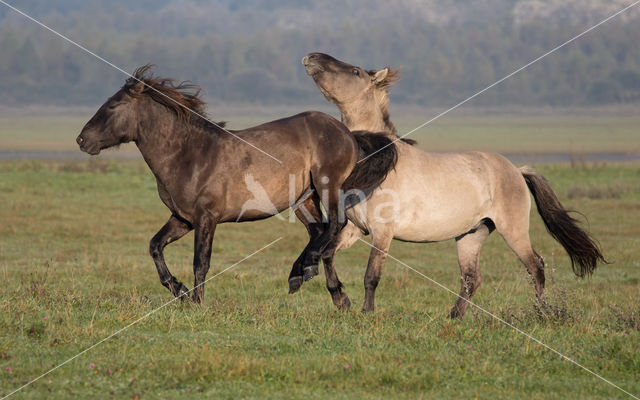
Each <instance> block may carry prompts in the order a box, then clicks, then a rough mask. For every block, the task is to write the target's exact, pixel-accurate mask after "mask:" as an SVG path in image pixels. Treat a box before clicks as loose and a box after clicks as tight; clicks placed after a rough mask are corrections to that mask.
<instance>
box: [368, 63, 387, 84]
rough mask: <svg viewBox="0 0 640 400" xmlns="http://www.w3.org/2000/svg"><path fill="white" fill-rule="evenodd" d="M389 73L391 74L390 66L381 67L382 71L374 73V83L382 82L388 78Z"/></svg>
mask: <svg viewBox="0 0 640 400" xmlns="http://www.w3.org/2000/svg"><path fill="white" fill-rule="evenodd" d="M387 75H389V67H385V68H383V69H381V70H380V71H378V72H376V73H375V74H374V75H373V78H371V79H372V80H373V83H375V84H376V85H378V84H380V83H382V82H383V81H384V80H385V79H386V78H387Z"/></svg>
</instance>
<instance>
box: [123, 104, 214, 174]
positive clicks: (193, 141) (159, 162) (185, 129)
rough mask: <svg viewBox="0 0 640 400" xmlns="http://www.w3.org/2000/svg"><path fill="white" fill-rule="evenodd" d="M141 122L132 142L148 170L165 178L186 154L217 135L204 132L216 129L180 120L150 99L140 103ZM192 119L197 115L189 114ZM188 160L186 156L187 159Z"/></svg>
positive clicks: (211, 140) (204, 145)
mask: <svg viewBox="0 0 640 400" xmlns="http://www.w3.org/2000/svg"><path fill="white" fill-rule="evenodd" d="M139 107H140V112H139V115H140V116H141V117H140V122H139V127H138V133H137V135H136V139H135V143H136V145H137V146H138V149H139V150H140V153H141V154H142V157H143V158H144V160H145V161H146V163H147V165H149V168H151V171H152V172H153V174H154V175H155V176H156V178H158V179H159V180H161V181H164V180H165V179H166V177H168V176H169V175H170V174H171V173H172V172H173V171H175V169H176V168H177V167H178V166H179V164H178V163H179V160H178V159H179V158H182V160H184V159H185V157H184V155H185V153H187V154H188V152H189V151H195V150H197V149H202V148H206V147H209V146H211V145H212V142H213V141H215V140H217V138H218V137H219V135H217V134H215V132H207V130H209V129H218V128H215V127H214V126H211V127H209V126H207V124H204V123H203V124H201V125H196V124H195V123H190V122H188V121H183V120H181V119H180V118H179V117H178V116H177V115H176V114H175V113H174V112H173V111H172V110H169V109H167V108H166V107H165V106H163V105H161V104H158V103H156V102H155V101H153V100H152V99H149V98H148V99H146V100H145V101H142V102H140V105H139ZM192 118H200V117H198V116H195V115H194V116H192ZM187 159H188V158H187Z"/></svg>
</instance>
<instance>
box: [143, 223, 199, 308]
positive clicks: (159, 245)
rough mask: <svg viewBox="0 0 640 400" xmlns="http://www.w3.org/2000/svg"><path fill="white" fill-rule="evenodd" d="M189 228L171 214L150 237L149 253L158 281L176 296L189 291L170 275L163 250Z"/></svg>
mask: <svg viewBox="0 0 640 400" xmlns="http://www.w3.org/2000/svg"><path fill="white" fill-rule="evenodd" d="M191 229H192V227H191V225H190V224H188V223H187V222H185V221H184V220H182V219H179V218H178V217H176V216H175V215H172V216H171V217H170V218H169V220H168V221H167V223H166V224H164V226H163V227H162V228H161V229H160V230H159V231H158V233H156V234H155V236H154V237H153V239H151V243H149V253H150V254H151V257H152V258H153V261H154V262H155V264H156V269H157V270H158V276H159V277H160V282H162V285H164V286H165V287H166V288H168V289H169V290H170V291H171V293H172V294H173V295H174V296H176V297H180V296H184V295H185V294H187V293H188V292H189V289H187V288H186V287H185V286H184V285H183V284H182V282H180V281H179V280H177V279H176V277H175V276H173V275H171V272H170V271H169V268H167V264H166V263H165V261H164V254H163V250H164V248H165V246H166V245H168V244H169V243H171V242H174V241H176V240H178V239H180V238H181V237H183V236H184V235H186V234H187V233H188V232H190V231H191ZM183 300H184V297H183Z"/></svg>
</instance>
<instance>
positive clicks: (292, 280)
mask: <svg viewBox="0 0 640 400" xmlns="http://www.w3.org/2000/svg"><path fill="white" fill-rule="evenodd" d="M295 213H296V216H297V217H298V219H299V220H300V222H302V223H303V224H304V226H305V228H307V233H308V234H309V243H307V245H306V247H305V248H304V250H303V251H302V253H300V256H298V259H297V260H296V261H295V262H294V263H293V267H292V268H291V273H290V274H289V293H295V292H297V291H298V289H300V287H301V286H302V283H303V281H308V280H309V279H311V278H313V277H314V276H316V275H318V263H319V260H314V259H313V258H314V257H312V256H311V255H310V254H309V248H310V247H311V245H312V244H313V243H315V241H316V240H318V238H319V237H320V236H321V235H322V233H323V232H324V231H325V229H326V227H327V224H326V223H324V222H322V212H321V211H320V202H319V201H318V198H317V197H316V196H311V197H309V198H308V199H306V200H305V201H304V202H302V204H301V205H300V206H299V207H298V208H297V209H296V210H295ZM314 261H315V262H314Z"/></svg>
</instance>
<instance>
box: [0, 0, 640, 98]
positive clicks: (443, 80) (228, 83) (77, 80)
mask: <svg viewBox="0 0 640 400" xmlns="http://www.w3.org/2000/svg"><path fill="white" fill-rule="evenodd" d="M27 3H28V2H27ZM32 3H33V4H34V6H33V7H34V12H35V13H36V14H37V15H39V16H41V17H42V18H43V19H45V22H48V23H49V24H50V25H52V26H54V27H57V28H59V29H60V30H61V31H62V33H65V34H67V35H68V36H69V37H71V38H72V39H74V40H77V41H78V42H79V43H81V44H82V45H84V46H86V47H87V48H89V49H91V50H92V51H95V52H96V53H97V54H99V55H100V56H102V57H104V58H105V59H107V60H109V61H111V62H113V63H114V64H116V65H119V66H122V67H123V68H125V69H126V70H128V71H133V70H134V69H135V68H136V67H137V66H140V65H142V64H145V63H147V62H152V63H154V64H157V66H158V68H157V69H156V72H157V73H158V74H160V75H167V76H172V77H176V78H178V79H181V80H191V81H193V82H195V83H197V84H199V85H201V86H203V87H204V88H205V89H206V93H207V96H208V97H209V99H210V100H211V101H213V102H215V101H232V102H248V103H261V104H293V103H299V102H313V101H317V100H319V99H320V98H321V97H320V95H319V93H318V91H317V90H316V89H315V87H314V85H313V83H312V82H311V80H310V78H309V77H307V76H306V75H305V73H304V69H303V67H302V66H301V65H300V58H301V57H302V56H304V55H305V54H306V53H308V52H310V51H323V52H327V53H329V54H332V55H334V56H335V57H338V58H340V59H342V60H344V61H347V62H350V63H354V64H358V65H360V66H362V67H365V68H382V67H384V66H385V65H390V66H391V67H400V66H402V76H403V79H402V80H401V81H400V82H399V83H398V84H397V85H396V86H395V87H393V89H392V97H393V101H394V102H398V103H410V104H418V105H428V106H444V105H450V104H455V103H456V102H458V101H460V100H462V99H464V98H466V97H467V96H469V95H471V94H473V93H475V92H476V91H477V90H480V89H482V88H484V87H485V86H487V85H489V84H491V83H493V82H495V81H496V80H498V79H500V78H502V77H503V76H505V75H506V74H508V73H510V72H512V71H514V70H515V69H517V68H519V67H520V66H522V65H524V64H526V63H527V62H529V61H531V60H532V59H534V58H536V57H538V56H540V55H541V54H543V53H545V52H546V51H548V50H550V49H551V48H553V47H555V46H556V45H558V44H559V43H562V42H563V41H564V40H567V39H569V38H571V37H572V36H574V35H576V34H578V33H580V32H581V31H582V30H584V29H585V26H584V25H580V24H550V23H548V22H545V21H540V20H536V21H532V22H529V23H526V24H515V23H514V22H513V20H512V18H510V17H509V16H508V15H504V16H501V17H500V18H499V19H494V20H493V21H492V22H491V23H489V24H480V23H479V22H476V23H473V22H469V23H465V24H448V25H446V26H445V25H442V24H437V23H431V22H424V21H419V20H408V21H406V20H401V19H400V20H399V19H397V18H395V19H389V20H386V21H385V23H384V24H382V23H375V24H374V23H368V22H367V21H358V22H356V19H354V20H353V22H349V20H342V22H340V23H338V24H335V23H334V24H326V25H323V24H322V23H319V22H317V21H315V22H314V23H313V24H311V25H310V26H309V27H301V26H295V24H294V26H282V24H280V25H273V26H270V25H269V24H264V23H262V24H258V23H256V24H255V25H254V24H252V21H254V20H255V21H257V20H259V13H260V12H261V10H260V9H256V10H253V11H252V8H251V7H249V6H244V7H243V8H242V10H240V11H237V13H241V14H238V15H235V14H233V13H232V12H233V11H234V8H233V5H232V4H233V2H231V3H229V4H227V6H228V7H227V8H225V9H224V12H220V13H217V14H216V15H213V16H211V18H212V21H219V20H220V18H231V17H230V16H231V15H235V17H234V18H235V20H234V21H235V22H234V23H235V24H236V25H232V24H231V22H229V21H227V25H225V26H226V27H228V28H226V29H220V27H219V26H218V28H215V29H214V28H213V27H212V28H211V29H207V27H206V23H204V22H203V21H201V20H198V19H197V18H202V16H201V15H197V13H195V15H191V14H188V13H187V14H184V15H187V16H185V17H184V18H183V19H180V18H172V14H171V13H170V12H169V11H167V9H166V7H168V6H166V4H168V3H167V2H166V1H161V2H160V3H162V4H163V5H165V6H166V7H165V8H163V12H162V13H155V14H153V13H149V11H148V10H149V8H151V7H154V5H155V7H157V4H159V3H156V2H149V1H143V2H140V3H138V5H136V6H132V8H131V9H123V8H117V7H116V9H114V10H113V13H112V14H110V15H109V14H105V9H104V7H102V8H99V9H95V10H94V9H93V8H91V7H97V6H95V3H94V2H88V3H84V2H80V1H68V2H62V3H64V4H65V5H67V7H66V8H63V9H62V11H58V12H57V13H55V12H52V11H51V10H50V8H47V7H45V6H42V4H44V3H42V2H38V1H33V2H32ZM116 3H117V2H116ZM133 3H135V2H133ZM194 3H198V2H197V1H196V2H194ZM277 3H278V4H279V5H280V6H282V4H283V3H286V4H288V3H287V2H285V1H284V0H280V1H278V2H277ZM294 3H295V2H294ZM86 4H89V5H86ZM260 4H262V5H264V2H261V3H260ZM291 7H294V8H295V7H296V6H293V5H291ZM182 12H184V10H182ZM181 15H182V14H181ZM293 15H294V16H295V14H293ZM98 16H99V17H98ZM185 18H186V19H185ZM252 18H253V19H252ZM294 19H295V18H294ZM638 22H640V21H638V20H637V19H636V20H634V21H626V22H625V23H617V22H616V21H611V22H610V23H608V24H606V25H603V26H602V27H600V28H598V29H597V30H595V31H593V32H591V33H589V34H587V35H585V36H584V37H582V38H580V39H579V40H577V41H576V42H574V43H572V44H570V45H568V46H567V47H566V48H563V49H562V50H560V51H558V52H557V53H555V54H553V55H551V56H549V57H547V58H545V59H544V60H543V61H541V62H539V63H536V64H535V65H533V66H532V67H531V68H529V69H527V70H525V71H523V72H521V73H519V74H518V75H516V76H514V77H513V78H510V79H509V80H507V81H505V82H503V83H502V84H500V85H498V86H496V87H495V88H493V89H491V90H490V91H488V92H487V93H486V94H484V95H483V96H480V97H478V98H477V99H476V100H474V104H478V105H500V104H521V105H552V106H569V105H570V106H576V105H593V104H616V103H632V102H639V101H640V29H638V28H637V27H638V26H640V25H639V24H638ZM136 24H137V25H136ZM242 24H246V26H247V29H243V25H242ZM214 25H215V24H214ZM233 26H235V28H233V29H232V27H233ZM123 81H124V76H123V75H122V74H120V73H118V72H117V71H115V70H113V69H112V68H111V67H109V66H106V65H104V64H102V63H101V62H100V61H98V60H96V59H95V58H93V57H91V56H89V55H87V54H86V53H84V52H82V51H81V50H80V49H78V48H76V47H74V46H72V45H70V44H68V43H66V42H64V41H63V40H62V39H60V38H59V37H56V36H54V35H52V34H51V33H50V32H46V31H44V30H43V29H42V28H40V27H37V26H35V25H34V24H32V23H30V22H28V21H25V20H24V19H21V17H18V16H15V15H10V13H9V12H8V11H7V10H6V9H4V10H3V11H2V12H0V93H1V96H0V103H2V104H5V105H6V104H8V105H20V104H33V103H36V104H59V105H74V104H93V103H100V102H102V101H103V100H104V98H105V97H106V96H108V95H109V94H111V93H113V92H114V90H115V88H117V87H119V85H121V84H122V82H123Z"/></svg>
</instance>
